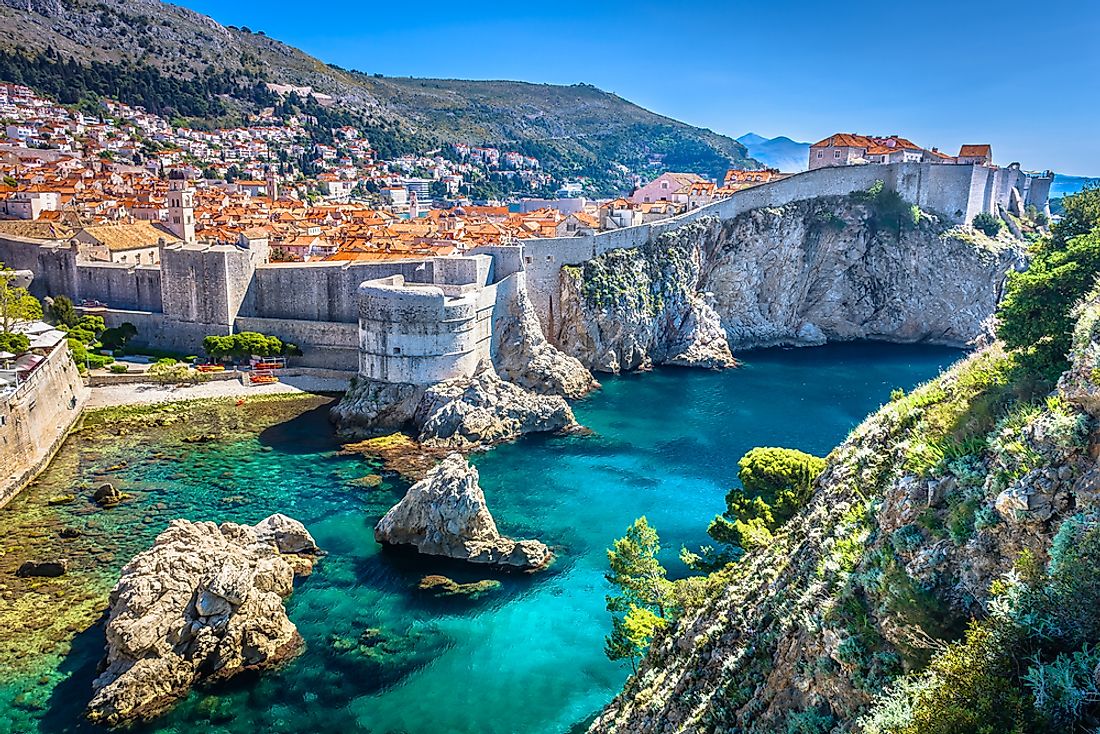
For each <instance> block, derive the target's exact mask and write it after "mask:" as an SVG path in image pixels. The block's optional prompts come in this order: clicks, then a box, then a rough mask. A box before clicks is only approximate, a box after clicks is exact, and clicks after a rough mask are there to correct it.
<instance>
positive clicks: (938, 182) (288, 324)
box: [0, 163, 1049, 384]
mask: <svg viewBox="0 0 1100 734" xmlns="http://www.w3.org/2000/svg"><path fill="white" fill-rule="evenodd" d="M876 181H882V182H883V184H884V185H885V186H887V187H888V188H890V189H893V190H895V191H897V192H898V193H900V194H901V195H902V196H903V197H904V198H905V199H906V200H907V201H910V202H912V203H914V204H916V205H918V206H920V207H921V208H922V209H925V210H927V211H932V212H936V213H937V214H939V215H941V216H943V217H945V218H946V219H947V220H948V221H952V222H958V223H965V222H969V221H971V220H972V219H973V217H974V216H975V215H977V214H978V213H980V212H994V213H995V212H998V211H1000V209H1002V208H1004V209H1011V208H1013V207H1016V208H1018V207H1019V206H1020V205H1021V204H1035V205H1036V206H1039V208H1040V209H1042V208H1043V207H1044V206H1045V204H1046V195H1047V191H1048V189H1049V178H1035V177H1032V176H1029V175H1028V174H1025V173H1024V172H1022V171H1020V170H1019V169H1018V168H1014V167H1009V168H990V167H985V166H978V165H951V166H948V165H932V164H928V163H895V164H889V165H866V166H842V167H834V168H822V169H817V170H814V171H808V172H805V173H801V174H796V175H793V176H790V177H787V178H784V179H781V180H778V181H773V182H769V183H765V184H761V185H759V186H755V187H752V188H748V189H743V190H741V191H737V192H735V193H734V194H733V195H732V196H730V197H729V198H727V199H723V200H721V201H718V202H715V203H713V204H710V205H707V206H704V207H700V208H698V209H695V210H693V211H690V212H687V213H685V214H682V215H680V216H677V217H673V218H671V219H668V220H663V221H659V222H652V223H649V224H643V225H640V226H637V227H629V228H624V229H619V230H615V231H611V232H603V233H599V234H595V235H587V236H580V237H564V238H556V239H536V240H525V241H523V242H522V244H520V245H495V246H486V247H481V248H478V249H477V250H475V251H472V252H470V253H467V254H465V255H461V256H454V257H433V258H423V259H416V260H397V261H383V262H369V263H356V262H347V263H334V262H333V263H329V262H322V263H300V264H299V263H295V264H289V263H282V264H268V263H267V262H266V249H264V248H259V247H255V248H253V247H251V246H249V247H244V246H235V245H214V246H209V245H186V244H176V245H169V246H165V247H163V248H162V251H161V253H160V254H161V262H160V265H159V266H158V265H153V266H136V267H135V266H119V265H111V264H107V263H86V262H77V257H76V254H77V253H76V249H75V248H73V247H72V246H71V245H70V244H69V243H65V242H54V241H47V242H42V241H37V240H27V239H25V238H19V237H12V236H0V262H3V263H5V265H6V266H7V267H10V268H15V269H19V270H29V271H31V272H33V273H34V275H35V280H34V282H33V283H32V286H31V287H32V292H33V293H34V294H35V295H36V296H39V297H44V296H47V295H61V294H64V295H68V296H70V297H71V298H73V300H74V301H75V302H77V303H80V302H81V301H83V300H93V301H99V302H102V303H105V304H107V306H108V308H107V310H106V311H105V312H103V316H104V319H105V320H106V322H107V324H108V326H117V325H118V324H120V323H122V322H125V321H129V322H131V323H133V324H134V325H135V326H137V328H138V332H139V334H138V340H139V342H142V341H143V342H146V343H149V344H151V345H154V346H158V347H161V348H167V349H175V350H177V351H182V352H188V353H195V352H197V350H198V348H199V344H200V342H201V340H202V338H203V337H204V336H206V335H209V334H229V333H232V332H234V331H243V330H257V329H258V330H262V331H264V332H266V333H270V334H272V335H274V336H278V337H280V338H283V339H285V340H288V341H292V342H294V343H296V344H299V345H300V346H301V347H303V351H304V352H305V356H304V357H303V358H302V364H303V365H304V366H322V367H334V368H339V369H348V370H350V369H355V368H356V367H358V369H359V370H360V371H361V372H362V373H363V374H364V375H370V376H377V377H378V378H379V379H387V380H390V381H408V382H414V383H418V384H419V383H423V382H427V381H434V380H435V379H436V378H438V377H439V376H440V375H460V374H468V373H469V371H470V370H471V369H472V368H474V367H476V365H477V364H478V362H479V361H481V360H484V359H485V358H486V356H487V354H488V349H489V347H488V346H486V345H487V342H488V341H490V336H489V335H490V334H491V331H492V329H491V325H492V319H493V314H494V309H495V308H496V304H497V300H498V299H499V298H502V297H503V296H502V295H501V288H500V287H499V286H501V285H502V284H505V283H512V281H525V282H526V290H527V291H528V292H529V294H530V299H531V302H532V303H533V305H534V307H535V311H536V313H537V314H538V316H539V318H540V320H541V321H542V325H543V328H544V330H545V331H546V333H553V330H554V328H553V327H554V323H555V321H556V320H557V319H558V318H559V314H558V311H559V310H560V291H559V277H560V270H561V267H562V266H563V265H576V264H581V263H583V262H585V261H587V260H590V259H592V258H594V257H597V256H599V255H601V254H603V253H606V252H608V251H610V250H615V249H621V248H632V247H638V246H641V245H644V244H645V243H647V242H649V241H651V240H653V239H655V238H656V237H659V236H660V235H661V234H664V233H665V232H670V231H672V230H674V229H677V228H679V227H681V226H683V225H684V224H687V223H689V222H692V221H695V220H697V219H700V218H702V217H716V218H718V219H722V220H728V219H733V218H735V217H737V216H739V215H741V214H744V213H745V212H748V211H751V210H754V209H760V208H770V207H781V206H784V205H786V204H790V203H794V202H797V201H804V200H808V199H814V198H818V197H822V196H844V195H848V194H851V193H853V192H856V191H861V190H866V189H867V188H869V187H870V186H871V185H872V184H874V183H875V182H876ZM1044 187H1045V188H1044ZM1040 204H1041V205H1040ZM514 286H515V284H514V283H512V286H510V287H509V288H505V289H504V291H505V292H510V291H512V290H514ZM356 330H358V332H359V344H358V345H356V340H355V339H353V338H352V339H349V338H348V337H349V336H351V335H352V334H354V333H355V332H356ZM394 350H399V352H395V351H394ZM357 352H360V353H359V354H357ZM386 376H388V377H386Z"/></svg>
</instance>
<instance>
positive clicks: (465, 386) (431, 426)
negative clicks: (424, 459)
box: [413, 370, 577, 450]
mask: <svg viewBox="0 0 1100 734" xmlns="http://www.w3.org/2000/svg"><path fill="white" fill-rule="evenodd" d="M413 422H414V423H415V425H417V426H418V427H419V430H420V442H421V443H422V444H424V445H426V446H430V447H439V446H442V447H447V448H455V449H460V450H470V449H475V448H478V447H482V446H493V445H495V444H498V443H503V442H505V441H512V440H514V439H517V438H519V437H520V436H523V435H525V434H528V433H553V432H556V431H563V430H569V429H573V428H576V427H577V421H576V419H575V418H574V417H573V410H572V409H571V408H570V407H569V404H568V403H566V402H565V399H564V398H562V397H559V396H557V395H537V394H535V393H533V392H529V391H527V390H524V389H523V388H520V387H518V386H516V385H514V384H512V383H510V382H505V381H504V380H502V379H500V378H499V377H497V375H496V374H495V373H494V372H492V371H490V370H486V371H483V372H481V373H479V374H477V375H475V376H474V377H472V378H470V379H468V380H467V379H456V380H446V381H444V382H440V383H439V384H437V385H432V386H431V387H429V388H428V389H426V390H425V391H424V397H423V398H422V399H421V401H420V405H418V406H417V408H416V413H415V414H414V415H413Z"/></svg>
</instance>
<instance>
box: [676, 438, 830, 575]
mask: <svg viewBox="0 0 1100 734" xmlns="http://www.w3.org/2000/svg"><path fill="white" fill-rule="evenodd" d="M738 467H740V471H739V472H738V478H739V479H740V480H741V487H739V488H734V489H732V490H730V491H729V493H728V494H727V495H726V511H725V512H724V513H722V514H721V515H717V516H715V518H714V520H712V521H711V523H710V525H709V526H708V527H707V534H708V535H709V536H710V537H711V538H713V539H714V540H716V541H717V542H718V543H720V544H721V545H722V546H723V548H722V549H721V550H719V551H717V552H710V553H706V552H704V553H702V554H700V555H696V554H692V553H690V552H688V553H686V554H685V556H684V557H685V558H686V559H687V561H686V562H688V563H689V565H691V566H692V567H693V568H696V569H699V570H708V569H713V568H715V567H717V566H721V565H725V564H726V563H729V562H730V561H732V560H734V559H735V558H736V557H737V556H738V555H739V554H740V550H750V549H752V548H760V547H764V546H766V545H768V544H770V543H771V541H772V533H773V532H775V531H776V530H777V529H778V528H779V526H780V525H782V524H783V523H785V522H786V521H787V520H789V519H790V518H792V517H793V516H794V515H795V514H796V513H797V512H798V511H799V510H801V509H802V508H803V507H805V506H806V503H807V502H808V501H809V499H810V495H811V493H812V492H813V484H814V481H815V480H816V479H817V477H818V476H819V475H820V474H821V472H822V471H824V470H825V460H824V459H822V458H820V457H817V456H812V455H810V454H807V453H805V452H803V451H797V450H795V449H784V448H775V447H757V448H754V449H752V450H750V451H749V452H748V453H747V454H745V455H744V456H743V457H741V460H740V461H739V462H738Z"/></svg>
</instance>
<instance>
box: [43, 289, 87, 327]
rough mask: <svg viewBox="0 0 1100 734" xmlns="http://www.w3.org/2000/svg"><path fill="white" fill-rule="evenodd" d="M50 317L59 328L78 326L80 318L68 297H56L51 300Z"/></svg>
mask: <svg viewBox="0 0 1100 734" xmlns="http://www.w3.org/2000/svg"><path fill="white" fill-rule="evenodd" d="M49 315H50V318H51V319H52V320H53V322H54V323H55V324H57V325H58V326H76V323H77V321H79V320H80V316H79V315H78V314H77V312H76V307H75V306H73V302H72V299H71V298H69V297H68V296H54V297H53V298H52V299H50V306H49Z"/></svg>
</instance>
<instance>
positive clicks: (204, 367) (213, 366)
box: [195, 364, 225, 372]
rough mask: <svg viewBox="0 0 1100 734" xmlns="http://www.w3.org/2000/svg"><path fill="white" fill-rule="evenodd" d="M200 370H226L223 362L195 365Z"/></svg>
mask: <svg viewBox="0 0 1100 734" xmlns="http://www.w3.org/2000/svg"><path fill="white" fill-rule="evenodd" d="M195 369H197V370H198V371H199V372H225V365H222V364H200V365H197V366H196V367H195Z"/></svg>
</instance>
